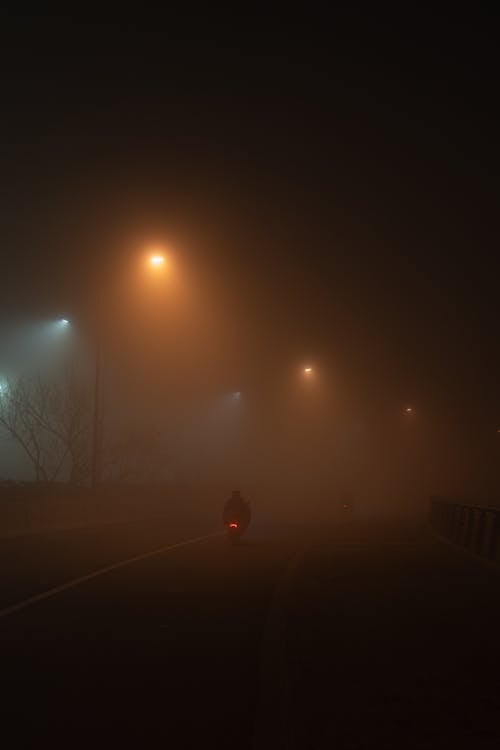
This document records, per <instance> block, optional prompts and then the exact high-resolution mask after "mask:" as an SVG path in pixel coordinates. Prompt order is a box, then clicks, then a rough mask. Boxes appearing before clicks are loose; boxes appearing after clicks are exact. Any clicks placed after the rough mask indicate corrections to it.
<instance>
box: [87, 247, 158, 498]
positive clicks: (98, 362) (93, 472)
mask: <svg viewBox="0 0 500 750" xmlns="http://www.w3.org/2000/svg"><path fill="white" fill-rule="evenodd" d="M148 265H149V266H150V268H152V269H153V270H154V269H161V268H162V267H163V266H164V265H165V256H164V255H161V254H159V253H155V254H154V255H151V256H150V257H149V259H148ZM102 317H103V316H102V304H101V299H100V298H99V299H98V301H97V324H96V329H97V330H96V345H95V365H94V399H93V402H94V403H93V413H92V449H91V458H90V486H91V488H92V489H95V488H96V487H97V484H98V482H99V469H100V466H99V463H100V462H99V459H100V453H101V441H102V434H101V430H100V429H99V428H100V422H101V411H102V409H101V406H102V403H101V381H102Z"/></svg>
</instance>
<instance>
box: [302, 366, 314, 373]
mask: <svg viewBox="0 0 500 750" xmlns="http://www.w3.org/2000/svg"><path fill="white" fill-rule="evenodd" d="M312 371H313V368H312V367H304V372H312Z"/></svg>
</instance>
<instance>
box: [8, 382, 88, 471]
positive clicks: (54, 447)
mask: <svg viewBox="0 0 500 750" xmlns="http://www.w3.org/2000/svg"><path fill="white" fill-rule="evenodd" d="M89 406H90V398H89V394H88V391H86V389H85V388H83V387H82V386H81V385H79V383H78V381H77V379H76V377H75V374H74V371H73V370H72V369H69V370H68V371H67V372H66V375H65V379H64V381H63V383H62V384H58V383H54V382H46V381H44V380H43V379H42V378H41V376H40V375H38V376H36V377H34V378H27V377H22V378H19V379H18V380H17V381H16V382H14V383H12V382H11V383H7V385H6V387H4V388H3V389H2V392H1V393H0V428H3V429H4V430H5V431H6V432H7V433H8V434H9V435H10V436H11V437H12V438H13V439H14V440H15V441H16V442H17V444H18V445H19V446H20V447H21V448H22V450H23V451H24V453H25V455H26V456H27V457H28V459H29V460H30V462H31V464H32V466H33V469H34V473H35V479H36V480H37V481H55V480H56V479H58V478H59V477H60V475H61V473H62V472H63V471H66V472H67V473H68V474H69V479H70V481H73V482H78V483H80V482H83V481H84V480H85V479H86V477H87V476H88V470H89V455H88V454H89V451H88V445H89V412H90V410H89Z"/></svg>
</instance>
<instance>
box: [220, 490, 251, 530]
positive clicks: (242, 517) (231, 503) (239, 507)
mask: <svg viewBox="0 0 500 750" xmlns="http://www.w3.org/2000/svg"><path fill="white" fill-rule="evenodd" d="M251 518H252V513H251V510H250V505H249V503H248V502H247V500H245V499H244V498H243V497H242V496H241V494H240V491H239V490H233V492H232V493H231V497H230V498H229V499H228V500H226V502H225V503H224V510H223V513H222V520H223V521H224V525H226V526H227V525H228V524H230V523H237V524H238V525H239V526H240V527H241V530H242V532H243V531H245V530H246V529H247V528H248V526H249V524H250V521H251Z"/></svg>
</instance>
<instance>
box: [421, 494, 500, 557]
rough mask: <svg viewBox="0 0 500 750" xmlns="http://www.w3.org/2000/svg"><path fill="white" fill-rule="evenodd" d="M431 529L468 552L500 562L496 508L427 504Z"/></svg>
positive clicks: (441, 502) (499, 512)
mask: <svg viewBox="0 0 500 750" xmlns="http://www.w3.org/2000/svg"><path fill="white" fill-rule="evenodd" d="M430 520H431V525H432V527H433V528H434V529H435V530H436V531H437V532H438V533H439V534H441V535H442V536H444V537H446V538H447V539H449V540H450V541H451V542H454V543H455V544H457V545H459V546H461V547H465V548H466V549H468V550H469V551H470V552H473V553H474V554H476V555H480V556H481V557H484V558H486V559H487V560H494V561H500V508H490V507H484V506H479V505H465V504H462V503H453V502H446V501H444V500H438V499H432V500H431V518H430Z"/></svg>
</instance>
